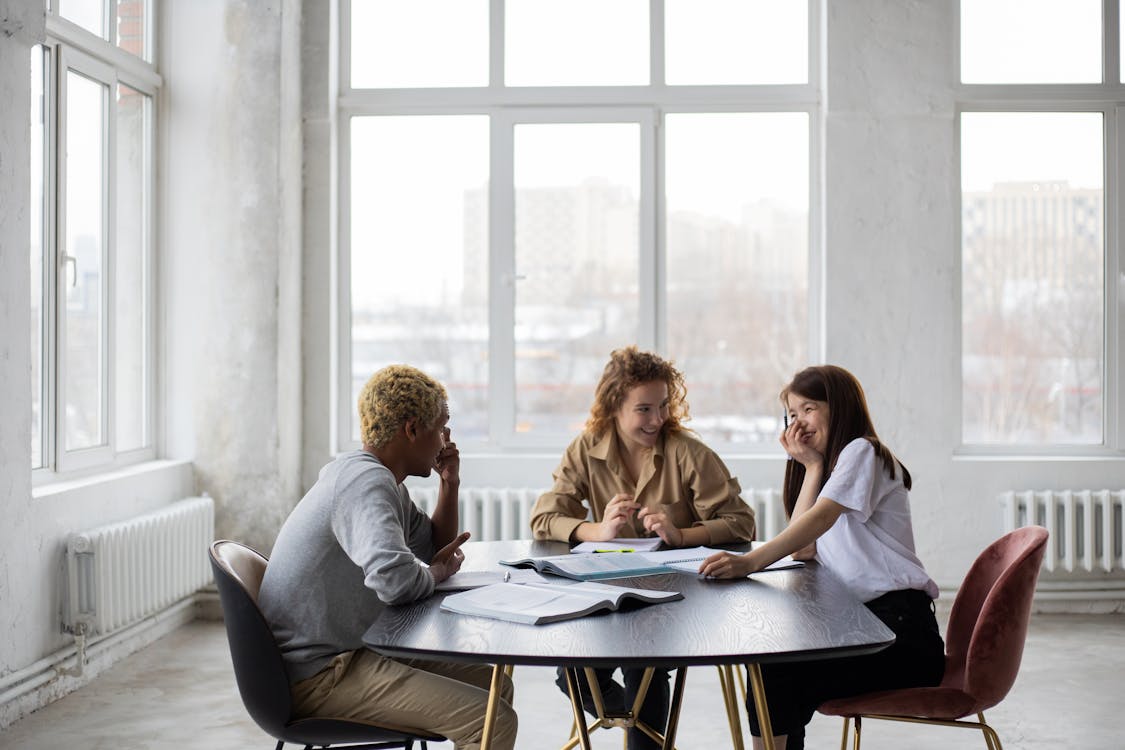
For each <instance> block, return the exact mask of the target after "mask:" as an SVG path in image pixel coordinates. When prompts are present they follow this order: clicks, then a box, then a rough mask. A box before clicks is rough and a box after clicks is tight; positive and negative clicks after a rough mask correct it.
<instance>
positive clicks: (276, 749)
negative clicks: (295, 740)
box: [273, 740, 285, 750]
mask: <svg viewBox="0 0 1125 750" xmlns="http://www.w3.org/2000/svg"><path fill="white" fill-rule="evenodd" d="M283 747H285V743H284V742H282V741H281V740H278V741H277V747H275V748H274V749H273V750H281V748H283Z"/></svg>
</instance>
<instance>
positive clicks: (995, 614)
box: [818, 526, 1047, 750]
mask: <svg viewBox="0 0 1125 750" xmlns="http://www.w3.org/2000/svg"><path fill="white" fill-rule="evenodd" d="M1046 549H1047V530H1046V529H1044V528H1042V527H1039V526H1025V527H1023V528H1022V529H1016V530H1015V531H1013V532H1011V533H1009V534H1005V535H1004V536H1002V537H1000V538H999V539H997V540H996V541H995V542H993V543H992V544H990V545H989V546H988V547H987V548H986V549H985V550H984V552H982V553H981V554H980V556H979V557H977V559H976V562H974V563H973V566H972V568H970V569H969V572H968V574H967V575H966V576H965V580H964V582H963V583H962V584H961V588H960V590H958V592H957V597H956V598H955V599H954V600H953V609H952V610H951V611H950V614H949V627H948V628H947V629H946V635H945V677H944V678H943V679H942V681H941V684H940V685H938V686H937V687H925V688H906V689H903V690H883V691H880V692H875V693H867V694H865V695H858V696H855V697H853V698H839V699H836V700H831V701H828V702H827V703H825V704H823V705H822V706H820V708H819V709H818V710H819V711H820V712H821V713H822V714H827V715H829V716H842V717H844V736H843V741H842V743H841V750H846V748H847V745H848V722H849V720H850V719H852V718H854V719H855V750H859V739H860V727H861V723H862V719H863V718H872V719H889V720H892V721H908V722H916V723H921V724H940V725H943V726H955V727H966V728H969V729H979V730H981V731H982V732H983V733H984V741H985V743H986V744H987V745H988V748H989V750H1001V746H1000V738H999V737H998V736H997V734H996V731H995V730H994V729H993V728H992V727H990V726H989V725H988V724H986V723H985V721H984V710H985V709H986V708H992V707H993V706H995V705H996V704H997V703H999V702H1000V701H1001V700H1003V699H1004V696H1005V695H1007V694H1008V691H1009V690H1010V689H1011V687H1012V683H1014V682H1015V681H1016V674H1017V673H1018V672H1019V668H1020V659H1021V658H1022V656H1023V643H1024V639H1025V638H1026V637H1027V623H1028V620H1029V619H1030V617H1031V599H1032V596H1033V595H1034V593H1035V583H1036V581H1037V580H1038V579H1039V567H1040V566H1041V565H1042V563H1043V554H1044V552H1046ZM970 714H976V715H977V718H978V719H980V721H979V722H976V721H958V719H961V718H963V717H965V716H968V715H970Z"/></svg>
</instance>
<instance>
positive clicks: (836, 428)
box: [780, 365, 911, 517]
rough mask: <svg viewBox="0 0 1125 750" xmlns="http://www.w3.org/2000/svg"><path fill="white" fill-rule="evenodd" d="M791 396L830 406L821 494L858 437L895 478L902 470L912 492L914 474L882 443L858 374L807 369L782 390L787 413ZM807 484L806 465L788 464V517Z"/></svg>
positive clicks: (827, 368) (784, 489) (837, 369)
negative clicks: (845, 453) (868, 408)
mask: <svg viewBox="0 0 1125 750" xmlns="http://www.w3.org/2000/svg"><path fill="white" fill-rule="evenodd" d="M791 393H792V394H795V395H797V396H801V397H802V398H807V399H811V400H813V401H824V402H826V403H827V404H828V447H827V448H826V449H825V451H824V453H825V455H824V479H823V480H822V481H821V483H820V487H818V488H817V492H819V491H820V490H821V489H823V487H824V483H825V482H827V481H828V477H830V476H832V470H833V469H835V468H836V461H837V460H838V459H839V458H840V451H842V450H844V446H846V445H847V444H848V443H850V442H851V441H853V440H855V439H856V438H863V439H864V440H866V441H867V442H869V443H871V446H872V447H873V448H874V449H875V455H877V456H878V457H879V458H880V459H881V460H882V461H883V466H884V468H886V470H887V473H888V474H889V475H890V477H891V478H892V479H894V476H895V466H896V465H898V466H900V467H902V484H903V486H905V487H906V489H910V484H911V480H910V472H909V471H907V470H906V467H905V466H903V465H902V462H901V461H899V460H898V459H896V458H895V456H894V454H893V453H891V452H890V450H888V449H887V446H885V445H883V444H882V443H881V442H879V436H878V435H876V434H875V426H874V425H873V424H872V423H871V414H870V413H869V412H868V411H867V398H866V397H865V396H864V395H863V386H861V385H860V384H859V381H858V380H856V378H855V375H852V374H851V373H850V372H848V371H847V370H845V369H844V368H843V367H836V366H835V365H819V366H817V367H806V368H805V369H803V370H801V371H800V372H798V373H797V374H796V375H794V376H793V380H791V381H790V382H789V385H787V386H785V387H784V388H783V389H782V390H781V396H780V398H781V406H782V408H783V409H785V410H786V411H788V409H789V403H788V396H789V394H791ZM804 481H805V467H804V464H802V463H801V462H800V461H787V462H786V464H785V484H784V485H783V486H782V490H781V494H782V497H783V498H784V500H785V515H786V516H787V517H789V516H792V515H793V507H794V506H795V505H796V504H797V496H798V495H800V494H801V484H802V483H803V482H804Z"/></svg>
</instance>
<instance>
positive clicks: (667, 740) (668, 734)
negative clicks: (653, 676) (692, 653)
mask: <svg viewBox="0 0 1125 750" xmlns="http://www.w3.org/2000/svg"><path fill="white" fill-rule="evenodd" d="M687 670H688V668H687V667H680V668H679V669H677V670H676V682H675V684H674V685H673V686H672V703H671V705H669V706H668V726H667V727H665V729H664V750H675V748H676V730H677V729H678V728H679V724H680V704H681V703H683V700H684V681H685V680H686V679H687ZM770 750H773V748H770Z"/></svg>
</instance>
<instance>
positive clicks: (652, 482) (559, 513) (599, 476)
mask: <svg viewBox="0 0 1125 750" xmlns="http://www.w3.org/2000/svg"><path fill="white" fill-rule="evenodd" d="M615 437H616V435H615V433H614V432H609V433H607V434H606V435H604V436H601V437H595V436H593V435H590V434H589V433H586V432H583V433H582V434H581V435H579V436H578V437H577V438H575V439H574V441H573V442H572V443H571V444H570V446H569V447H568V448H567V449H566V453H564V454H563V457H562V461H561V462H560V463H559V467H558V468H557V469H555V475H554V476H555V485H554V487H552V488H551V490H550V491H549V492H546V493H544V494H543V495H541V496H540V497H539V499H538V500H537V501H536V503H535V507H534V508H532V510H531V530H532V532H533V533H534V535H535V538H536V539H549V540H554V541H561V542H569V541H572V539H571V535H572V534H573V533H574V530H575V529H576V528H578V526H579V524H581V523H582V522H583V521H585V520H586V508H585V507H584V506H583V505H582V501H583V500H586V501H588V502H589V504H590V508H591V509H592V511H593V520H594V521H595V522H600V521H601V520H602V514H603V513H604V512H605V507H606V505H608V504H609V501H610V500H612V499H613V496H614V495H617V494H618V493H626V494H632V495H633V498H634V501H635V502H636V503H638V504H639V505H641V506H643V507H649V508H654V509H659V510H661V511H662V512H664V513H666V514H667V515H668V517H669V518H671V519H672V521H673V522H674V523H675V524H676V526H677V527H679V528H681V529H682V528H688V527H691V526H703V527H704V528H706V529H707V531H708V533H709V534H710V535H711V542H710V543H711V544H724V543H728V542H748V541H751V540H752V539H753V538H754V510H753V508H751V507H750V506H749V505H747V504H746V502H745V501H744V500H743V499H742V498H741V497H740V496H739V494H738V493H739V492H741V491H742V488H741V487H740V486H739V484H738V480H737V479H735V478H734V477H732V476H731V475H730V472H729V471H728V470H727V467H726V465H725V464H724V463H723V461H722V459H720V458H719V457H718V455H716V454H715V452H714V451H713V450H711V449H710V448H708V447H707V446H706V445H704V444H703V443H702V442H701V441H700V440H699V439H697V438H695V437H694V436H692V435H691V434H689V433H685V432H675V433H671V434H669V435H667V436H665V437H663V438H661V439H660V440H659V441H658V442H657V444H656V445H655V447H654V448H653V450H652V454H651V456H650V459H649V461H648V463H646V464H645V465H644V467H643V468H642V469H641V473H640V476H639V477H638V478H637V484H636V486H633V483H632V480H631V479H630V478H629V474H628V472H627V471H626V470H625V468H624V466H623V462H622V459H621V456H620V455H619V454H618V451H617V440H616V439H615ZM618 536H620V537H626V538H630V537H643V536H652V534H651V533H649V532H646V531H645V529H644V525H643V524H642V523H641V522H638V521H637V520H636V517H635V516H634V517H633V518H632V519H630V520H629V522H628V523H626V524H625V525H624V526H622V527H621V529H620V531H618Z"/></svg>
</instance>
